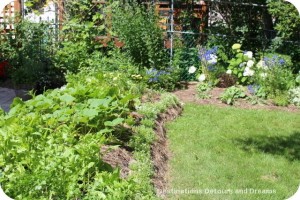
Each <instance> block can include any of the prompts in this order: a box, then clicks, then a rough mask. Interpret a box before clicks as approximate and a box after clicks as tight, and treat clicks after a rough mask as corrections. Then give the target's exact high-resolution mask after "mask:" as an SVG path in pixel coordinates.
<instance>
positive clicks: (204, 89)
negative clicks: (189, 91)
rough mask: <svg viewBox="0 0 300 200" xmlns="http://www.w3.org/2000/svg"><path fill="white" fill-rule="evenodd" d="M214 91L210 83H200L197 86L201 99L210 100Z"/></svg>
mask: <svg viewBox="0 0 300 200" xmlns="http://www.w3.org/2000/svg"><path fill="white" fill-rule="evenodd" d="M211 90H212V86H211V84H209V83H199V84H198V85H197V94H198V97H199V98H200V99H209V98H211V95H210V94H209V92H210V91H211Z"/></svg>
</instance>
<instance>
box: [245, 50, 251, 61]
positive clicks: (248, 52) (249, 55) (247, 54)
mask: <svg viewBox="0 0 300 200" xmlns="http://www.w3.org/2000/svg"><path fill="white" fill-rule="evenodd" d="M244 55H245V56H247V57H248V58H249V59H252V58H253V53H252V51H247V52H245V53H244Z"/></svg>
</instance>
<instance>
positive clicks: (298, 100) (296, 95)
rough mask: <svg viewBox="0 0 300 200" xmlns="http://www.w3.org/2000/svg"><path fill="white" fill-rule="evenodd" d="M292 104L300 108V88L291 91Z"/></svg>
mask: <svg viewBox="0 0 300 200" xmlns="http://www.w3.org/2000/svg"><path fill="white" fill-rule="evenodd" d="M289 97H290V102H291V103H292V104H294V105H296V106H300V86H299V87H296V88H294V89H290V90H289Z"/></svg>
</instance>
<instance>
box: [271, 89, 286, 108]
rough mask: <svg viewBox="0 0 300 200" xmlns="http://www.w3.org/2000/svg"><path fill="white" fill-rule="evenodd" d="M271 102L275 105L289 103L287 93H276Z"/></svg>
mask: <svg viewBox="0 0 300 200" xmlns="http://www.w3.org/2000/svg"><path fill="white" fill-rule="evenodd" d="M273 103H274V104H275V105H276V106H287V105H289V95H288V94H287V92H286V93H281V94H278V95H276V96H275V97H274V98H273Z"/></svg>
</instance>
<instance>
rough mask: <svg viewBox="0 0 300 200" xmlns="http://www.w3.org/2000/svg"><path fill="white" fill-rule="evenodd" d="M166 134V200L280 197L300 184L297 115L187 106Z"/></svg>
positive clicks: (299, 119) (273, 199)
mask: <svg viewBox="0 0 300 200" xmlns="http://www.w3.org/2000/svg"><path fill="white" fill-rule="evenodd" d="M167 133H168V137H169V141H170V149H171V151H172V158H171V161H170V173H169V179H170V184H169V188H168V191H166V192H168V193H169V195H168V198H169V199H201V200H202V199H203V200H206V199H213V200H215V199H220V200H226V199H236V200H241V199H243V200H248V199H250V200H252V199H253V200H260V199H261V200H268V199H269V200H276V199H278V200H283V199H286V198H288V197H290V196H291V195H292V194H294V193H295V192H296V190H297V188H298V186H299V183H300V114H299V113H288V112H279V111H266V110H243V109H237V108H219V107H214V106H200V105H194V104H187V105H186V106H185V110H184V112H183V115H182V117H180V118H178V119H177V120H175V121H173V122H172V123H169V124H168V125H167ZM185 189H186V191H183V190H185ZM192 189H194V191H191V190H192ZM187 190H190V191H187ZM208 190H212V191H208ZM220 190H223V191H220ZM237 190H243V192H244V194H239V193H241V192H242V191H237ZM253 190H264V191H265V192H266V190H269V191H268V192H270V193H271V194H254V191H253ZM181 192H183V193H184V194H179V193H181ZM188 192H190V193H193V194H187V193H188ZM196 192H198V194H196ZM219 192H221V194H217V193H219ZM228 192H230V193H232V194H224V193H228ZM257 192H258V191H257ZM201 193H202V194H201ZM222 193H223V194H222Z"/></svg>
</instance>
